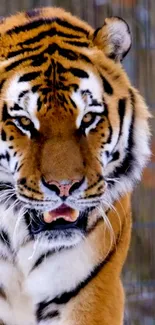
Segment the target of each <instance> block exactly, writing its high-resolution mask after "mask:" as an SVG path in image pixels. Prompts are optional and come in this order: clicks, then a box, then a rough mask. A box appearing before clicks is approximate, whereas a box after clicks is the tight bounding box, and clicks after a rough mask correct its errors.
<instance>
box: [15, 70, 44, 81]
mask: <svg viewBox="0 0 155 325" xmlns="http://www.w3.org/2000/svg"><path fill="white" fill-rule="evenodd" d="M40 74H41V71H34V72H29V73H26V74H24V75H23V76H22V77H20V79H19V82H22V81H31V80H34V79H36V78H37V77H39V76H40Z"/></svg>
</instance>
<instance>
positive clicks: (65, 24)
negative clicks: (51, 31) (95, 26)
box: [56, 18, 89, 36]
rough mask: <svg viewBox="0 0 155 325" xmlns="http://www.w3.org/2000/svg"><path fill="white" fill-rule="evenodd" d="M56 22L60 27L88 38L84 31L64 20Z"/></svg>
mask: <svg viewBox="0 0 155 325" xmlns="http://www.w3.org/2000/svg"><path fill="white" fill-rule="evenodd" d="M56 22H57V24H58V25H60V26H63V27H66V28H69V29H72V30H74V31H76V32H81V33H83V34H85V35H86V36H88V34H89V33H88V31H87V30H85V29H84V28H82V27H79V26H75V25H72V24H71V23H69V22H67V21H66V20H61V19H60V18H56Z"/></svg>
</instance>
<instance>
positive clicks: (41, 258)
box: [30, 249, 56, 272]
mask: <svg viewBox="0 0 155 325" xmlns="http://www.w3.org/2000/svg"><path fill="white" fill-rule="evenodd" d="M55 252H56V251H55V250H54V249H53V250H52V251H48V252H47V253H44V254H42V255H41V256H40V257H39V258H38V259H37V260H36V261H35V264H34V265H33V266H32V269H31V271H30V272H32V271H34V270H35V269H36V268H37V267H38V266H39V265H40V264H41V263H42V262H43V261H44V260H45V259H47V258H48V257H50V256H52V255H53V254H54V253H55Z"/></svg>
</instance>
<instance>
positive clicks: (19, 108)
mask: <svg viewBox="0 0 155 325" xmlns="http://www.w3.org/2000/svg"><path fill="white" fill-rule="evenodd" d="M10 110H11V111H20V110H22V111H23V108H22V107H20V106H19V105H18V104H17V103H15V104H14V106H13V107H10Z"/></svg>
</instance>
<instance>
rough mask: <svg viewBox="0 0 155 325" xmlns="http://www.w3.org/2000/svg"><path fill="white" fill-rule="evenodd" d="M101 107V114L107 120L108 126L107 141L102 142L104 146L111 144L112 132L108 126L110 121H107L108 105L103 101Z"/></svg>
mask: <svg viewBox="0 0 155 325" xmlns="http://www.w3.org/2000/svg"><path fill="white" fill-rule="evenodd" d="M103 105H104V112H103V114H104V116H105V117H106V118H107V120H108V124H109V126H108V129H109V137H108V139H107V141H106V142H103V144H106V143H110V142H111V138H112V133H113V132H112V126H111V124H110V120H109V117H108V105H107V104H106V103H105V101H103Z"/></svg>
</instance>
